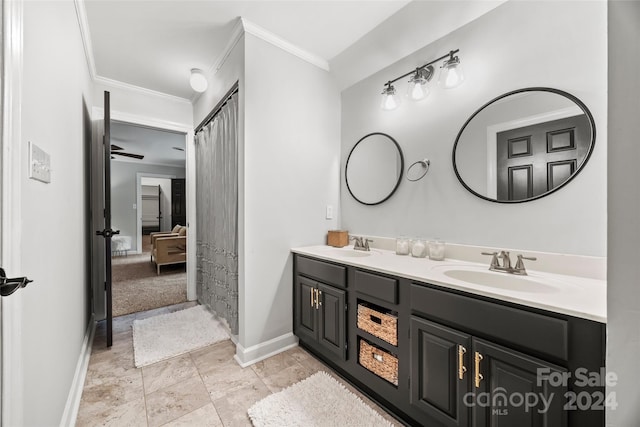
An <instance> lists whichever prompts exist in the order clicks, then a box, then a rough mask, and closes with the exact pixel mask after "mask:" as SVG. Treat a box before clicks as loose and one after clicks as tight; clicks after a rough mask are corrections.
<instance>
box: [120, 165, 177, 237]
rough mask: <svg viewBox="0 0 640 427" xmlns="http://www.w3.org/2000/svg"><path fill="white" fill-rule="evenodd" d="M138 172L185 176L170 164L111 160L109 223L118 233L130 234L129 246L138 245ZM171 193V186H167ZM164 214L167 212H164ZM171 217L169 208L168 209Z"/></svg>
mask: <svg viewBox="0 0 640 427" xmlns="http://www.w3.org/2000/svg"><path fill="white" fill-rule="evenodd" d="M139 172H143V173H148V174H150V175H151V174H158V175H170V176H175V177H176V178H184V177H185V169H184V168H174V167H170V166H159V165H147V164H136V163H131V162H111V224H112V227H113V228H114V229H116V230H120V235H122V236H131V247H132V248H133V249H136V248H137V249H138V250H139V249H140V248H139V247H138V237H137V236H138V229H137V228H138V227H137V212H138V211H137V210H136V209H133V205H134V204H137V198H136V185H137V184H136V182H137V176H136V174H137V173H139ZM163 191H164V189H163ZM169 194H171V188H169ZM164 214H165V215H166V214H167V212H164ZM168 215H169V218H171V208H169V211H168Z"/></svg>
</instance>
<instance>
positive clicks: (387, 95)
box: [382, 82, 400, 111]
mask: <svg viewBox="0 0 640 427" xmlns="http://www.w3.org/2000/svg"><path fill="white" fill-rule="evenodd" d="M386 86H387V87H385V88H384V89H383V90H382V109H383V110H387V111H390V110H395V109H396V108H398V105H400V98H398V96H397V95H396V88H395V87H393V85H392V84H391V82H389V83H387V84H386Z"/></svg>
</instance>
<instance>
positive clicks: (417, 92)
mask: <svg viewBox="0 0 640 427" xmlns="http://www.w3.org/2000/svg"><path fill="white" fill-rule="evenodd" d="M432 77H433V65H429V66H428V67H426V68H416V72H415V73H413V75H412V76H411V78H410V79H409V86H408V87H407V96H408V97H409V99H411V100H412V101H420V100H421V99H425V98H426V97H427V96H429V87H428V86H427V82H428V81H429V80H431V78H432Z"/></svg>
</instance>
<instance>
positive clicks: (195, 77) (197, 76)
mask: <svg viewBox="0 0 640 427" xmlns="http://www.w3.org/2000/svg"><path fill="white" fill-rule="evenodd" d="M189 84H190V85H191V88H192V89H193V90H195V91H196V92H204V91H205V90H207V86H208V82H207V78H206V77H205V75H204V73H203V72H202V70H199V69H197V68H193V69H191V78H189Z"/></svg>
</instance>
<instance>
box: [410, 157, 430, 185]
mask: <svg viewBox="0 0 640 427" xmlns="http://www.w3.org/2000/svg"><path fill="white" fill-rule="evenodd" d="M416 165H422V167H423V168H424V172H423V173H422V175H420V176H418V177H417V178H415V179H411V178H409V176H410V175H409V172H411V169H412V168H413V167H414V166H416ZM429 166H431V161H430V160H429V159H424V160H418V161H417V162H413V163H412V164H411V166H409V167H408V168H407V179H408V180H409V181H412V182H415V181H420V180H421V179H422V178H424V176H425V175H426V174H427V172H429Z"/></svg>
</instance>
